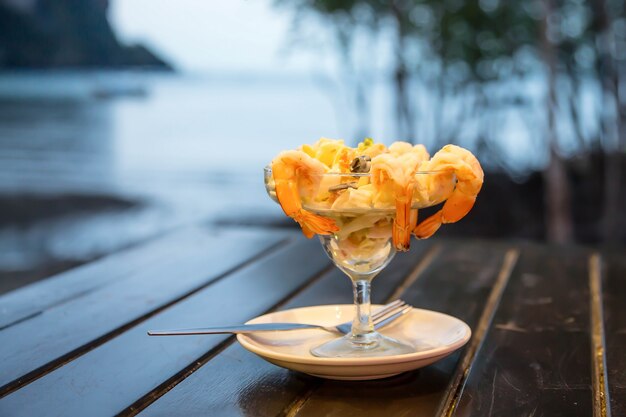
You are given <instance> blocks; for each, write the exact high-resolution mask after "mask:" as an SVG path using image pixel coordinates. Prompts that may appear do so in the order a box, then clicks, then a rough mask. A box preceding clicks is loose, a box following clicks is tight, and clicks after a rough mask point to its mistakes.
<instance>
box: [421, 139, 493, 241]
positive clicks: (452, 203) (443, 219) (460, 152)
mask: <svg viewBox="0 0 626 417" xmlns="http://www.w3.org/2000/svg"><path fill="white" fill-rule="evenodd" d="M420 169H422V170H427V171H450V172H453V173H454V174H455V175H456V178H457V183H456V186H455V187H454V191H452V193H451V194H450V196H449V197H448V199H447V200H446V202H445V203H444V204H443V207H442V208H441V210H439V211H438V212H437V213H435V214H433V215H432V216H430V217H429V218H427V219H426V220H424V221H423V222H421V223H420V224H419V225H417V227H416V228H415V229H414V230H413V233H414V234H415V237H417V238H418V239H426V238H429V237H430V236H432V235H433V234H434V233H435V232H436V231H437V230H438V229H439V227H440V226H441V225H442V224H443V223H456V222H458V221H459V220H461V219H462V218H463V217H465V215H466V214H467V213H468V212H469V211H470V210H471V209H472V207H473V206H474V202H475V201H476V196H477V195H478V192H479V191H480V189H481V187H482V185H483V179H484V174H483V170H482V168H481V166H480V163H479V162H478V160H477V159H476V157H475V156H474V155H473V154H472V153H471V152H470V151H468V150H467V149H463V148H461V147H459V146H455V145H446V146H444V147H443V148H441V150H440V151H439V152H437V153H436V154H435V155H434V156H433V158H432V159H431V160H430V161H428V162H426V163H424V164H422V166H421V167H420Z"/></svg>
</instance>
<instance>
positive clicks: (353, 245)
mask: <svg viewBox="0 0 626 417" xmlns="http://www.w3.org/2000/svg"><path fill="white" fill-rule="evenodd" d="M265 181H266V187H267V189H268V192H269V193H270V195H271V196H273V197H275V199H276V200H277V201H278V203H279V204H280V205H281V207H282V209H283V211H284V212H285V214H286V215H287V216H289V217H291V218H293V219H294V220H295V221H296V222H298V223H299V224H300V226H301V228H302V231H303V233H304V234H305V235H306V236H307V237H309V238H310V237H313V236H314V235H316V234H317V235H322V236H327V235H332V236H334V237H336V245H338V247H337V251H338V253H339V252H341V253H344V255H345V257H346V260H348V259H350V260H351V261H354V262H358V261H359V259H362V260H363V261H364V262H365V260H366V259H370V260H371V259H372V257H375V254H376V253H377V251H378V252H380V251H381V248H382V245H384V244H385V243H387V244H388V242H389V239H390V238H392V241H393V246H394V247H395V249H396V250H400V251H406V250H408V249H409V245H410V240H411V234H414V235H415V236H416V237H417V238H418V239H426V238H428V237H430V236H432V235H433V234H434V233H435V232H436V231H437V230H438V229H439V227H440V226H441V225H442V224H445V223H454V222H457V221H459V220H461V219H462V218H463V217H464V216H465V215H466V214H467V213H468V212H469V211H470V210H471V209H472V207H473V205H474V202H475V200H476V196H477V195H478V193H479V191H480V189H481V186H482V184H483V171H482V168H481V166H480V163H479V162H478V160H477V159H476V157H475V156H474V155H473V154H472V153H471V152H469V151H468V150H466V149H464V148H461V147H459V146H456V145H446V146H444V147H443V148H441V149H440V150H439V151H438V152H436V153H435V154H434V155H433V156H432V158H431V157H430V155H429V153H428V152H427V150H426V148H425V147H424V146H423V145H412V144H410V143H407V142H394V143H393V144H391V145H390V146H389V147H387V146H385V145H383V144H381V143H375V142H374V141H373V140H372V139H369V138H368V139H365V140H364V141H363V142H361V143H359V144H358V146H357V147H349V146H346V145H345V143H344V142H343V140H333V139H327V138H322V139H320V140H318V141H317V142H316V143H314V144H312V145H308V144H306V145H302V146H300V147H299V148H298V149H295V150H288V151H283V152H281V153H279V154H278V155H277V156H276V157H275V158H274V159H273V161H272V163H271V165H270V166H269V167H268V168H267V169H266V175H265ZM439 203H443V205H442V206H441V208H440V210H438V211H437V212H436V213H434V214H432V215H431V216H429V217H428V218H426V219H424V220H422V221H418V220H419V219H418V209H420V208H425V207H430V206H434V205H437V204H439Z"/></svg>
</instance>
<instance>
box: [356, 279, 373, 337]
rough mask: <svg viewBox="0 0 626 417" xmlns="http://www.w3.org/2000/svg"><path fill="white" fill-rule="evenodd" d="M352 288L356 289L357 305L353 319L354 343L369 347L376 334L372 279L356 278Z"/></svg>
mask: <svg viewBox="0 0 626 417" xmlns="http://www.w3.org/2000/svg"><path fill="white" fill-rule="evenodd" d="M352 288H353V290H354V305H355V307H356V314H355V315H354V320H353V321H352V335H351V340H352V343H354V344H357V345H361V346H362V347H368V346H370V345H371V344H372V343H374V340H373V339H372V337H371V336H373V334H374V324H373V323H372V317H371V315H370V310H371V304H370V288H371V281H369V280H356V281H352Z"/></svg>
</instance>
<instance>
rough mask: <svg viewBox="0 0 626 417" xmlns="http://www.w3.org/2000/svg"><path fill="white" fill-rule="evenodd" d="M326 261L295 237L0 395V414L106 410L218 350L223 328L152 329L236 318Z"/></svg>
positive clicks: (275, 299) (284, 293) (292, 288)
mask: <svg viewBox="0 0 626 417" xmlns="http://www.w3.org/2000/svg"><path fill="white" fill-rule="evenodd" d="M328 268H329V262H328V260H327V258H326V256H325V255H324V254H323V252H322V251H321V250H320V248H319V243H317V242H315V241H310V240H304V241H303V240H298V242H297V243H295V244H294V245H288V246H287V247H283V248H281V249H280V250H278V251H275V252H273V253H272V254H271V255H269V256H266V257H264V258H262V259H261V260H259V261H258V262H255V263H254V264H251V265H248V266H247V267H244V268H242V269H240V270H238V271H236V272H235V273H233V274H231V275H229V276H228V277H226V278H225V279H222V280H219V281H217V282H215V283H214V284H212V285H210V286H208V287H206V288H204V289H202V290H201V291H198V292H196V293H195V294H193V295H191V296H189V297H187V298H186V299H185V300H183V301H181V302H179V303H177V304H174V305H172V306H171V307H170V308H168V309H166V310H163V311H161V312H159V313H158V314H156V315H154V316H152V317H150V318H149V319H147V320H146V321H144V322H141V323H139V324H137V325H136V326H134V327H132V328H129V329H127V330H126V331H125V332H124V333H122V334H120V335H118V336H117V337H115V338H113V339H111V340H109V341H108V342H107V343H105V344H103V345H101V346H98V347H97V348H95V349H93V350H91V351H89V352H87V353H86V354H84V355H82V356H80V357H78V358H76V359H75V360H73V361H72V362H70V363H67V364H65V365H64V366H62V367H60V368H58V369H56V370H54V371H52V372H50V373H48V374H46V375H45V376H42V377H41V378H39V379H38V380H36V381H33V382H32V383H30V384H29V385H27V386H25V387H23V388H21V389H19V390H17V391H15V392H13V393H12V394H10V395H8V396H6V397H4V398H2V399H0V415H11V416H34V415H46V416H56V415H59V416H61V415H62V416H84V415H89V416H110V415H111V414H115V413H117V412H119V411H121V410H123V409H124V408H125V407H127V406H128V405H129V404H132V403H133V402H134V401H136V400H137V399H138V398H140V397H141V396H143V395H145V394H146V393H148V392H150V391H152V390H153V389H154V388H155V387H158V386H159V385H161V384H163V383H164V382H167V381H168V380H169V379H177V378H179V377H180V375H184V374H185V373H187V372H189V370H190V369H193V368H194V366H196V362H197V361H200V362H202V361H205V360H206V358H207V357H210V356H212V355H214V354H215V352H216V351H219V350H220V348H221V346H222V344H223V342H224V341H225V340H227V339H228V336H225V335H213V336H200V337H161V338H153V337H148V336H147V335H146V331H147V330H149V329H154V328H172V327H180V326H183V327H188V326H189V327H199V326H206V325H215V324H218V323H224V322H225V321H232V322H243V321H245V320H247V319H249V318H251V317H254V316H256V315H259V314H262V313H263V312H265V311H267V310H268V309H270V308H272V306H274V305H276V304H277V303H280V302H281V300H283V299H285V298H287V297H289V296H290V295H291V294H293V293H294V292H296V291H298V290H299V289H300V288H302V287H303V286H305V285H306V284H307V283H309V282H310V281H311V280H312V279H314V278H315V277H316V276H318V275H319V274H320V273H321V272H322V271H324V270H327V269H328Z"/></svg>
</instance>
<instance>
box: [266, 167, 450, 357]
mask: <svg viewBox="0 0 626 417" xmlns="http://www.w3.org/2000/svg"><path fill="white" fill-rule="evenodd" d="M264 174H265V187H266V190H267V193H268V195H269V196H270V197H271V198H272V199H273V200H274V201H276V202H278V199H277V198H276V192H275V188H274V181H273V177H272V171H271V169H270V168H269V167H266V168H265V173H264ZM369 176H370V174H362V173H359V174H356V173H350V174H339V173H326V174H322V175H320V177H321V178H319V184H318V185H316V187H317V188H316V189H314V190H311V188H310V187H311V185H310V182H307V189H306V190H302V191H301V196H302V197H301V199H302V206H303V207H304V208H305V209H306V210H308V211H311V212H313V213H316V214H319V215H322V216H324V217H328V218H332V219H333V220H335V223H336V224H337V226H338V227H339V231H337V232H336V233H334V234H332V235H320V236H319V239H320V242H321V243H322V247H323V248H324V251H325V252H326V254H327V255H328V257H329V258H330V259H331V260H332V261H333V263H334V264H335V266H337V267H338V268H339V269H340V270H341V271H343V272H344V273H345V274H346V275H347V276H348V277H349V278H350V280H351V282H352V287H353V293H354V305H355V315H354V319H353V321H352V331H351V333H350V334H348V335H346V336H344V337H341V338H337V339H334V340H331V341H329V342H326V343H324V344H323V345H321V346H317V347H314V348H313V349H311V353H312V354H313V355H314V356H318V357H330V358H337V357H341V358H343V357H375V356H388V355H400V354H405V353H413V352H415V351H416V347H414V346H411V345H410V344H407V343H404V342H402V341H400V340H396V339H393V338H390V337H387V336H385V335H383V334H381V333H379V332H377V331H376V330H374V326H373V324H372V319H371V316H370V310H371V308H370V299H371V285H372V280H373V279H374V278H375V277H376V276H377V275H378V274H379V273H380V272H381V271H382V270H383V269H384V268H385V267H386V266H387V265H388V264H389V262H391V260H392V259H393V257H394V255H395V254H396V250H395V248H394V245H393V241H392V230H393V221H394V217H395V213H396V210H395V205H394V204H393V202H387V203H385V202H381V201H377V202H371V201H370V202H368V201H367V199H365V200H363V199H360V198H359V196H358V191H357V188H354V187H358V185H359V184H365V183H369V181H368V180H369ZM316 182H317V181H316ZM455 183H456V180H455V176H454V175H453V174H452V173H450V172H448V171H427V172H426V171H424V172H418V173H417V174H415V177H414V181H413V184H414V186H413V199H412V204H411V207H412V209H415V210H419V209H422V208H426V207H431V206H433V205H436V204H439V203H441V202H443V201H444V200H445V199H446V198H447V197H448V196H449V195H450V193H451V192H452V190H453V189H454V186H455ZM329 193H341V194H339V195H334V196H333V197H332V198H331V199H332V200H333V203H332V204H330V203H328V202H327V201H328V199H327V197H328V196H329ZM343 193H357V195H354V196H351V195H350V194H348V195H347V196H342V195H343Z"/></svg>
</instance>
